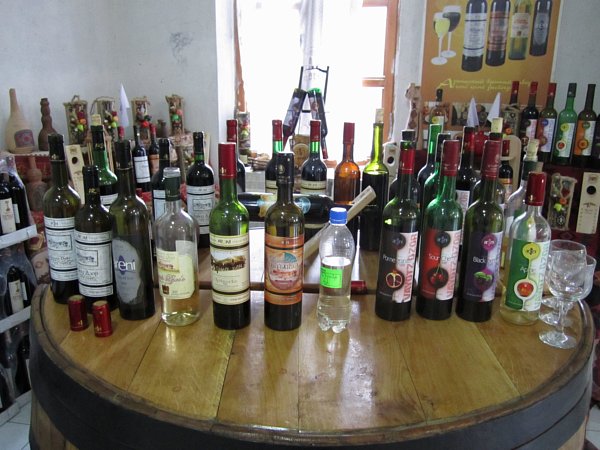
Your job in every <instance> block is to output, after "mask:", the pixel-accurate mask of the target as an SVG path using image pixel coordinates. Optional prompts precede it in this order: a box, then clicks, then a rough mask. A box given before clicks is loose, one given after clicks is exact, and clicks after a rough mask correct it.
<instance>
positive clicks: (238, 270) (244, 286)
mask: <svg viewBox="0 0 600 450" xmlns="http://www.w3.org/2000/svg"><path fill="white" fill-rule="evenodd" d="M249 259H250V249H249V239H248V234H247V233H246V234H242V235H238V236H220V235H216V234H213V233H211V234H210V263H211V280H212V290H213V300H214V301H215V302H218V303H223V304H238V303H243V302H245V301H246V300H248V299H249V298H250V265H249V263H250V261H249Z"/></svg>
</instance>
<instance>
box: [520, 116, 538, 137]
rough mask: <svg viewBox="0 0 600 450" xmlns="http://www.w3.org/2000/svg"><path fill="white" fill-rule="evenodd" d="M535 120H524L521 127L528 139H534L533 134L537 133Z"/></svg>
mask: <svg viewBox="0 0 600 450" xmlns="http://www.w3.org/2000/svg"><path fill="white" fill-rule="evenodd" d="M537 122H538V121H537V119H525V120H524V121H523V126H524V127H525V131H524V132H523V133H524V136H526V137H527V138H529V139H534V138H535V132H536V131H537Z"/></svg>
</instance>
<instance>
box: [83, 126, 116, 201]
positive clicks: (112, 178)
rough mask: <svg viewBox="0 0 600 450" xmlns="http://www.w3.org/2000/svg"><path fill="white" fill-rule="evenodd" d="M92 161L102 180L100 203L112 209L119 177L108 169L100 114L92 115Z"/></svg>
mask: <svg viewBox="0 0 600 450" xmlns="http://www.w3.org/2000/svg"><path fill="white" fill-rule="evenodd" d="M90 130H91V133H92V160H93V161H94V164H95V165H97V166H98V179H99V180H100V202H101V203H102V204H103V205H104V206H106V207H107V208H110V205H111V203H112V202H114V201H115V199H116V198H117V176H116V175H115V174H114V173H113V171H112V170H110V168H109V167H108V153H107V152H106V144H105V141H104V127H103V126H102V119H101V117H100V115H99V114H94V115H92V126H91V127H90Z"/></svg>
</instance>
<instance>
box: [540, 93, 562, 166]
mask: <svg viewBox="0 0 600 450" xmlns="http://www.w3.org/2000/svg"><path fill="white" fill-rule="evenodd" d="M555 96H556V83H550V84H549V85H548V96H547V97H546V106H545V107H544V109H542V110H541V111H540V119H539V121H538V127H537V133H536V137H537V139H538V140H539V141H540V147H539V151H540V154H539V160H540V161H541V162H543V163H547V162H549V161H550V155H551V154H552V146H553V145H554V134H555V130H556V118H557V117H558V113H557V112H556V109H554V97H555Z"/></svg>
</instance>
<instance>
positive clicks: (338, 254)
mask: <svg viewBox="0 0 600 450" xmlns="http://www.w3.org/2000/svg"><path fill="white" fill-rule="evenodd" d="M347 216H348V212H347V211H346V210H345V209H344V208H331V210H330V212H329V223H330V226H329V227H328V228H327V229H326V230H325V232H324V233H323V238H322V239H321V243H320V244H319V257H320V259H321V278H320V283H319V302H318V303H317V320H318V322H319V327H320V328H321V330H323V331H327V330H329V329H330V328H331V329H332V330H333V331H334V332H335V333H340V332H342V331H344V330H345V329H346V327H347V326H348V324H349V323H350V312H351V307H350V277H351V275H352V265H353V264H354V252H355V251H356V247H355V245H354V239H353V238H352V233H350V230H349V229H348V227H347V226H346V220H347Z"/></svg>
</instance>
